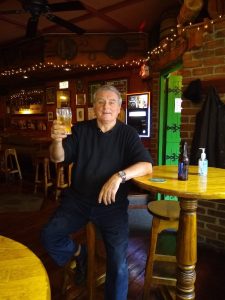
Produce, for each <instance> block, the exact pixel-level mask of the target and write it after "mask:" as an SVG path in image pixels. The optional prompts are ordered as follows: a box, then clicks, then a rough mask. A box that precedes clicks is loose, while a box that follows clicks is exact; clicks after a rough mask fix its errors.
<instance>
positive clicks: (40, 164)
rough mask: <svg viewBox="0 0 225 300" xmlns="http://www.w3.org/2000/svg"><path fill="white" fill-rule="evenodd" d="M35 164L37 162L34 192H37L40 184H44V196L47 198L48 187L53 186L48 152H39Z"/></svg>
mask: <svg viewBox="0 0 225 300" xmlns="http://www.w3.org/2000/svg"><path fill="white" fill-rule="evenodd" d="M34 164H35V182H34V193H37V188H38V186H43V188H44V196H45V198H47V194H48V188H49V187H51V186H53V181H52V178H51V172H50V160H49V157H48V153H45V152H40V153H38V154H37V155H36V157H35V163H34ZM41 171H42V174H41Z"/></svg>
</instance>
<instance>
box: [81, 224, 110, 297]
mask: <svg viewBox="0 0 225 300" xmlns="http://www.w3.org/2000/svg"><path fill="white" fill-rule="evenodd" d="M86 234H87V250H88V268H87V291H88V298H87V299H88V300H96V297H95V289H96V287H97V286H99V285H101V284H103V283H104V282H105V272H103V273H102V274H100V275H99V274H97V275H96V270H97V267H96V264H97V255H96V254H97V253H96V252H97V251H96V249H97V247H96V237H97V234H96V227H95V225H94V224H93V223H92V222H89V223H88V224H87V225H86Z"/></svg>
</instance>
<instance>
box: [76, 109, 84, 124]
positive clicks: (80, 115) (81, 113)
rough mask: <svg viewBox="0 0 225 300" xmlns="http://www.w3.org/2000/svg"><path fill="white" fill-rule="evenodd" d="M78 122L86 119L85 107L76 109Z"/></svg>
mask: <svg viewBox="0 0 225 300" xmlns="http://www.w3.org/2000/svg"><path fill="white" fill-rule="evenodd" d="M76 118H77V122H81V121H84V107H79V108H77V109H76Z"/></svg>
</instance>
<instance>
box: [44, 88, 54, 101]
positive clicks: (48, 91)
mask: <svg viewBox="0 0 225 300" xmlns="http://www.w3.org/2000/svg"><path fill="white" fill-rule="evenodd" d="M45 99H46V104H54V103H55V101H56V89H55V87H48V88H46V92H45Z"/></svg>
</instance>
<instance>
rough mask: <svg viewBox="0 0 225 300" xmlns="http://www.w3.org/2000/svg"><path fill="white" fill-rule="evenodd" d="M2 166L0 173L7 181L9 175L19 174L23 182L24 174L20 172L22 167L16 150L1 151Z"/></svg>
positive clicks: (0, 166)
mask: <svg viewBox="0 0 225 300" xmlns="http://www.w3.org/2000/svg"><path fill="white" fill-rule="evenodd" d="M1 153H2V155H1V165H0V171H1V172H2V173H4V174H5V176H6V180H8V178H9V175H11V174H18V175H19V179H20V180H22V174H21V170H20V165H19V162H18V158H17V153H16V149H15V148H11V149H5V150H2V151H1Z"/></svg>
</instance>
